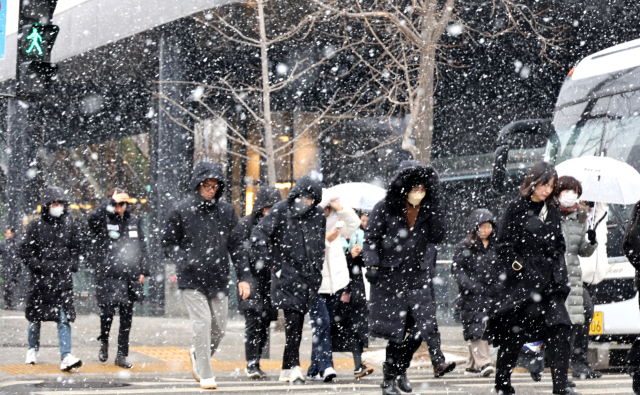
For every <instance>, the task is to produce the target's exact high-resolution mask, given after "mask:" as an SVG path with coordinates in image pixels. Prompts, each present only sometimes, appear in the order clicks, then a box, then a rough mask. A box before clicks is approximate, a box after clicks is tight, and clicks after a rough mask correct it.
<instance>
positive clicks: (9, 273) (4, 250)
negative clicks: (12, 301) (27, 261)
mask: <svg viewBox="0 0 640 395" xmlns="http://www.w3.org/2000/svg"><path fill="white" fill-rule="evenodd" d="M0 255H1V256H2V263H1V264H2V273H1V276H2V278H3V279H4V280H5V281H18V277H19V276H20V269H21V268H22V266H21V265H22V262H21V260H20V258H19V257H18V242H17V241H16V239H15V237H14V238H13V239H5V240H4V241H2V242H0Z"/></svg>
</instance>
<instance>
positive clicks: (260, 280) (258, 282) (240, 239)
mask: <svg viewBox="0 0 640 395" xmlns="http://www.w3.org/2000/svg"><path fill="white" fill-rule="evenodd" d="M281 200H282V197H281V196H280V191H278V190H277V189H276V188H274V187H272V186H262V187H260V189H258V193H257V194H256V199H255V201H254V202H253V212H252V213H251V214H249V215H247V216H245V217H243V218H242V219H241V220H240V221H239V222H238V224H237V225H236V226H235V228H233V231H232V233H231V245H230V246H229V251H230V252H231V258H232V260H233V261H234V262H236V261H239V260H246V262H245V263H240V264H239V265H241V266H243V267H244V265H246V266H248V267H249V268H250V269H251V275H252V283H251V285H252V287H251V295H249V297H248V298H247V299H245V300H241V301H240V302H239V304H238V308H239V310H240V312H241V313H242V314H244V317H245V330H244V349H245V357H246V360H247V368H246V369H245V373H246V374H247V376H248V377H249V378H265V377H267V375H266V373H264V372H263V371H262V370H260V356H261V355H262V349H263V348H264V346H265V344H266V343H267V340H268V339H269V325H270V324H271V321H275V320H276V319H278V310H277V309H275V308H273V307H272V306H271V278H270V276H269V272H268V271H267V270H262V269H263V268H257V267H256V259H255V256H254V254H253V252H252V249H251V232H252V231H253V228H255V227H256V225H258V222H260V220H261V219H262V218H263V217H264V216H265V215H266V214H267V213H268V212H269V210H270V209H271V207H273V205H274V204H276V203H278V202H279V201H281Z"/></svg>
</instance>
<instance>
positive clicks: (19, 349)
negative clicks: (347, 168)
mask: <svg viewBox="0 0 640 395" xmlns="http://www.w3.org/2000/svg"><path fill="white" fill-rule="evenodd" d="M274 325H275V324H274ZM71 327H72V345H73V348H72V353H73V354H74V355H75V356H77V357H79V358H81V359H82V361H83V362H84V364H85V365H84V366H83V367H82V368H80V369H79V371H80V372H81V373H97V374H118V372H121V371H123V369H120V368H118V367H116V366H115V365H113V360H114V358H115V355H116V344H117V335H118V327H119V321H118V318H117V317H116V319H115V322H114V324H113V327H112V328H111V339H110V342H109V344H110V349H109V361H108V362H107V363H101V362H99V360H98V347H99V342H98V341H97V340H96V337H97V336H98V334H99V328H100V319H99V317H98V316H97V315H95V314H93V315H80V316H78V317H77V319H76V321H75V322H74V323H72V325H71ZM272 328H273V327H272ZM440 330H441V332H442V344H443V351H444V352H445V353H446V356H447V359H449V360H455V361H457V362H460V361H462V360H464V359H465V357H466V353H467V346H466V344H467V343H466V342H465V341H464V339H463V338H462V328H461V327H441V328H440ZM191 335H192V329H191V322H190V321H189V320H188V319H186V318H164V317H134V319H133V326H132V331H131V336H130V341H131V352H130V355H129V360H130V362H132V363H134V369H132V370H131V371H130V373H141V374H144V373H157V372H165V373H169V372H188V371H190V369H191V367H190V363H189V357H188V351H187V350H188V349H189V348H190V347H191V343H192V342H191ZM284 340H285V336H284V333H283V332H277V331H275V330H273V329H272V338H271V348H270V352H271V355H270V356H271V358H270V359H268V360H264V362H262V365H263V367H264V369H265V370H273V371H278V370H279V369H280V366H281V360H282V353H283V350H284ZM26 343H27V321H26V319H25V318H24V313H23V312H15V311H5V310H0V344H1V345H2V347H1V348H0V379H8V378H10V377H12V378H14V379H15V377H16V375H41V374H60V370H59V363H60V362H59V361H60V353H59V349H58V338H57V327H56V324H55V323H53V322H46V323H43V324H42V333H41V348H40V355H39V358H38V364H37V365H33V366H32V365H25V364H24V358H25V355H26V351H27V344H26ZM385 344H386V343H385V342H384V341H381V340H375V341H372V342H370V348H369V349H368V350H366V351H367V352H366V353H365V360H367V361H368V362H370V363H371V364H372V365H374V366H375V365H378V366H379V364H380V363H381V362H382V360H381V358H384V351H383V348H384V346H385ZM423 348H424V349H423V350H419V351H418V353H417V354H416V359H414V365H415V366H417V367H420V368H427V367H430V361H429V357H428V353H427V350H426V348H425V347H424V344H423ZM310 355H311V328H310V325H309V323H308V322H307V323H305V328H304V333H303V340H302V346H301V350H300V359H301V361H304V362H302V365H303V368H305V367H306V366H308V361H309V359H310ZM381 356H382V357H381ZM244 359H245V358H244V319H243V317H242V316H236V317H235V318H234V319H231V320H230V321H229V324H228V327H227V333H226V334H225V338H224V340H223V341H222V343H221V345H220V350H219V351H218V352H217V353H216V354H215V355H214V361H213V366H214V370H216V371H227V372H239V371H241V370H243V369H244V368H245V366H246V362H245V360H244ZM334 360H335V364H336V369H338V370H343V371H344V374H346V373H347V372H349V371H352V369H353V361H352V359H351V354H350V353H334ZM21 377H25V376H21Z"/></svg>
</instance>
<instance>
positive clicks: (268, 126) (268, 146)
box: [257, 0, 276, 186]
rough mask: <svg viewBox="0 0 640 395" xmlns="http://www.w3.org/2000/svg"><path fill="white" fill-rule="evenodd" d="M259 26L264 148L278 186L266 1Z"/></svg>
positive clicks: (269, 172) (261, 1) (269, 173)
mask: <svg viewBox="0 0 640 395" xmlns="http://www.w3.org/2000/svg"><path fill="white" fill-rule="evenodd" d="M257 3H258V24H259V26H260V57H261V60H262V113H263V115H264V148H265V150H266V151H267V152H266V156H267V158H266V160H267V180H268V181H269V185H271V186H275V185H276V163H275V153H274V147H273V124H272V122H271V86H270V85H269V54H268V49H269V48H268V45H267V29H266V27H265V20H264V0H257Z"/></svg>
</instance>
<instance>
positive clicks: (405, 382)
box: [396, 372, 413, 392]
mask: <svg viewBox="0 0 640 395" xmlns="http://www.w3.org/2000/svg"><path fill="white" fill-rule="evenodd" d="M396 384H397V386H398V388H399V389H400V391H402V392H411V391H413V387H412V386H411V382H410V381H409V378H408V377H407V372H404V373H402V374H400V375H398V377H397V378H396Z"/></svg>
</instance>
